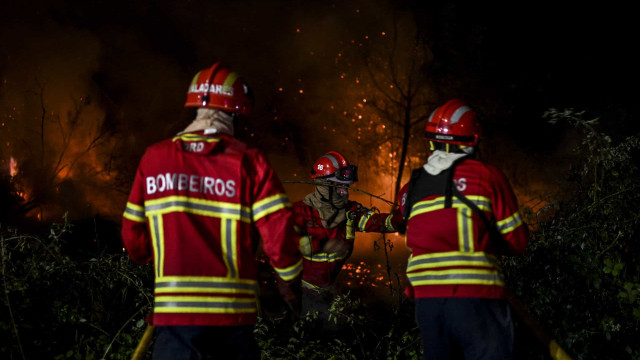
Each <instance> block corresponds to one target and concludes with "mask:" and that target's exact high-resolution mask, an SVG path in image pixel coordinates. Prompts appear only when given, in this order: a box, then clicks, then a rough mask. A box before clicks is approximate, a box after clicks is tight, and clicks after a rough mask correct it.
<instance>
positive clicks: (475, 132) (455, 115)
mask: <svg viewBox="0 0 640 360" xmlns="http://www.w3.org/2000/svg"><path fill="white" fill-rule="evenodd" d="M481 133H482V130H481V128H480V122H479V121H478V116H477V115H476V113H475V111H473V110H472V109H471V108H470V107H469V106H468V105H467V104H466V103H465V102H464V101H463V100H460V99H452V100H449V101H447V102H446V103H444V104H443V105H441V106H440V107H438V108H437V109H435V110H434V111H433V112H432V113H431V115H430V116H429V120H428V121H427V128H426V130H425V138H426V139H427V140H431V141H439V142H444V143H448V144H454V145H463V146H475V145H477V144H478V138H479V137H480V134H481Z"/></svg>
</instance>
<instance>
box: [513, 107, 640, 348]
mask: <svg viewBox="0 0 640 360" xmlns="http://www.w3.org/2000/svg"><path fill="white" fill-rule="evenodd" d="M545 117H547V118H548V119H549V121H550V122H552V123H558V122H566V123H568V124H570V125H572V126H574V127H576V128H577V129H579V130H581V131H582V132H583V134H584V136H583V137H582V141H581V142H580V143H579V146H578V147H577V149H576V151H577V154H578V155H579V158H580V159H581V161H580V162H578V163H576V164H574V165H575V166H574V167H573V168H572V170H571V174H570V177H569V180H568V182H567V187H566V189H563V190H564V193H565V194H570V197H566V196H565V197H564V199H563V200H562V201H556V202H554V203H552V204H549V205H548V206H547V207H546V208H545V209H543V210H541V212H540V213H539V215H544V214H545V213H546V214H548V215H546V216H543V217H542V218H543V220H542V221H540V222H539V225H538V228H537V229H535V231H533V232H532V240H531V243H530V246H529V249H528V250H527V253H526V255H525V257H524V258H513V259H508V260H507V261H506V263H505V271H506V273H507V274H508V275H509V278H508V279H507V280H508V283H509V286H510V287H511V288H512V289H513V290H514V292H515V293H516V294H518V295H519V297H520V298H521V299H522V301H523V302H525V303H527V305H528V308H529V309H530V310H531V312H532V313H533V314H534V316H535V317H536V318H537V320H538V321H539V322H540V323H541V324H542V325H543V327H544V328H546V329H547V330H548V331H549V332H550V333H551V334H552V336H553V337H555V338H556V339H557V340H558V342H559V343H560V344H561V345H562V346H563V347H565V349H566V350H567V351H568V353H569V354H571V355H573V356H574V358H575V359H640V344H639V343H638V341H637V339H638V338H639V336H640V332H639V330H640V316H639V315H640V296H639V295H640V292H639V291H640V261H638V260H639V259H638V257H639V256H640V243H639V242H638V235H639V230H640V182H638V178H639V176H640V171H639V170H640V169H639V168H638V155H639V150H640V139H639V138H638V137H637V136H631V137H628V138H626V139H623V140H621V141H620V142H618V143H614V141H613V140H612V139H611V138H610V137H609V136H607V135H605V134H603V133H602V132H600V131H598V130H597V125H598V119H593V120H585V119H583V117H584V113H583V112H574V111H572V110H565V111H562V112H560V111H557V110H555V109H550V110H549V111H548V112H547V113H546V114H545Z"/></svg>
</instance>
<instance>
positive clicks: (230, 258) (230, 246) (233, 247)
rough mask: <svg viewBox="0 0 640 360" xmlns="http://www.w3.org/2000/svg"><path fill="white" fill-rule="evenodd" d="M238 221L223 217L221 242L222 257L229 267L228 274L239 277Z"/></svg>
mask: <svg viewBox="0 0 640 360" xmlns="http://www.w3.org/2000/svg"><path fill="white" fill-rule="evenodd" d="M236 224H237V223H236V222H235V221H232V220H229V219H223V220H222V221H221V223H220V242H221V244H222V259H223V260H224V263H225V265H226V267H227V273H228V276H229V277H231V278H235V277H238V248H237V240H236Z"/></svg>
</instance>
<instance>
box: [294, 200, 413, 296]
mask: <svg viewBox="0 0 640 360" xmlns="http://www.w3.org/2000/svg"><path fill="white" fill-rule="evenodd" d="M359 208H362V206H361V205H360V204H358V203H357V202H355V201H349V203H348V205H347V209H349V210H351V211H355V212H356V213H357V214H358V216H357V217H356V219H354V220H349V219H347V220H346V221H344V222H342V223H340V224H339V225H338V226H336V227H334V228H331V229H327V228H325V227H324V226H322V221H321V220H320V214H319V213H318V210H316V209H314V208H312V207H311V206H309V205H307V204H305V203H303V202H302V201H298V202H295V203H294V204H293V211H294V213H295V228H296V231H297V232H298V234H299V235H302V236H308V237H309V240H310V241H311V255H310V256H307V255H305V256H303V264H304V269H303V271H302V285H303V286H304V287H306V288H310V289H315V288H322V287H327V286H329V285H331V284H332V283H333V282H334V281H335V279H336V277H337V276H338V274H339V273H340V270H341V269H342V265H344V263H345V262H346V261H347V259H348V258H349V256H351V252H352V251H353V242H354V240H355V231H359V232H396V231H398V229H399V228H400V227H401V226H402V225H403V219H402V213H401V212H399V211H395V212H394V213H393V214H379V213H376V212H375V211H374V210H368V211H365V212H361V211H357V209H359ZM330 239H337V240H340V241H343V242H344V244H345V245H347V247H348V249H349V251H348V253H347V255H346V256H341V255H340V254H338V253H325V252H323V251H322V249H323V247H324V245H325V244H326V243H327V241H328V240H330Z"/></svg>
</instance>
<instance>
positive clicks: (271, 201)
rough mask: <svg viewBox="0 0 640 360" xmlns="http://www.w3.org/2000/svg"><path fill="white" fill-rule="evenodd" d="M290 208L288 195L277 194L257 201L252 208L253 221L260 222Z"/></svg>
mask: <svg viewBox="0 0 640 360" xmlns="http://www.w3.org/2000/svg"><path fill="white" fill-rule="evenodd" d="M289 206H291V202H289V198H288V197H287V195H286V194H276V195H273V196H269V197H266V198H264V199H262V200H260V201H256V202H255V204H253V207H252V208H251V212H252V213H253V221H254V222H255V221H258V220H259V219H261V218H263V217H265V216H267V215H269V214H271V213H274V212H276V211H278V210H280V209H283V208H285V207H289Z"/></svg>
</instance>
